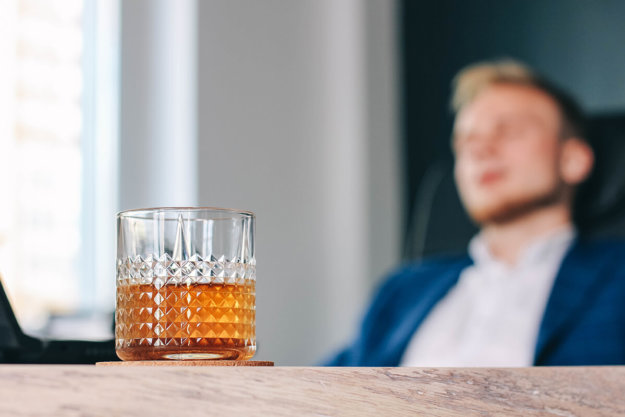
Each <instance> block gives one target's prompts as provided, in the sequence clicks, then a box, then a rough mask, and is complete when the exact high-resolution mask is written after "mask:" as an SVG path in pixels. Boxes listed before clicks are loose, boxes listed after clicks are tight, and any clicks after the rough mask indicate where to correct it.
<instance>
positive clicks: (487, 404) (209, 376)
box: [0, 365, 625, 417]
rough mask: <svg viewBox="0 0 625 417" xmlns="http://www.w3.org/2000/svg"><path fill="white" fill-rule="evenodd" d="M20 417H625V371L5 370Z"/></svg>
mask: <svg viewBox="0 0 625 417" xmlns="http://www.w3.org/2000/svg"><path fill="white" fill-rule="evenodd" d="M0 398H1V401H0V414H1V415H11V416H27V415H42V414H46V415H58V416H117V415H150V416H157V415H159V416H160V415H162V416H172V415H185V416H193V415H224V416H225V415H247V416H417V415H428V416H463V417H466V416H502V415H505V416H554V417H556V416H557V417H573V416H584V417H586V416H625V367H590V368H589V367H580V368H517V369H478V368H475V369H471V368H464V369H453V368H439V369H430V368H297V367H293V368H291V367H274V368H270V367H228V368H219V367H95V366H65V365H63V366H53V365H49V366H39V365H1V366H0Z"/></svg>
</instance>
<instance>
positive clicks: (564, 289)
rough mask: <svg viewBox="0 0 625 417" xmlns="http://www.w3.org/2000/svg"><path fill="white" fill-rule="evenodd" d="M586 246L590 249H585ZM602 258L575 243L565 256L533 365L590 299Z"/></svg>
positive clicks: (546, 311) (541, 329)
mask: <svg viewBox="0 0 625 417" xmlns="http://www.w3.org/2000/svg"><path fill="white" fill-rule="evenodd" d="M589 246H590V247H589ZM605 260H606V257H605V256H602V254H601V253H599V252H597V251H596V250H593V248H592V246H591V245H587V244H585V243H583V242H581V241H579V240H577V241H576V242H575V243H574V244H573V246H572V248H571V249H570V250H569V252H568V253H567V255H566V256H565V258H564V260H563V262H562V265H561V267H560V270H559V272H558V275H557V276H556V279H555V282H554V285H553V289H552V290H551V295H550V297H549V301H548V302H547V307H546V309H545V314H544V315H543V320H542V322H541V325H540V329H539V332H538V339H537V342H536V349H535V352H534V365H540V364H541V363H543V362H544V359H545V357H546V355H548V354H549V353H550V352H551V350H552V349H553V348H554V347H555V346H556V345H557V342H558V340H559V338H560V336H561V335H562V334H563V332H564V331H566V328H567V325H569V324H571V323H572V322H574V321H575V319H576V317H577V316H578V313H580V312H581V311H582V310H583V308H584V306H585V305H587V303H588V302H589V301H590V300H591V299H592V293H593V292H594V290H595V289H596V288H598V287H600V286H601V275H604V276H605V275H607V274H601V270H602V267H603V265H602V264H603V263H604V262H605Z"/></svg>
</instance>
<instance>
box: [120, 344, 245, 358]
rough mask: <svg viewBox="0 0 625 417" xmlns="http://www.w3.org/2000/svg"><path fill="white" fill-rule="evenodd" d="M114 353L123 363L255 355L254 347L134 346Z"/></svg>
mask: <svg viewBox="0 0 625 417" xmlns="http://www.w3.org/2000/svg"><path fill="white" fill-rule="evenodd" d="M115 353H116V354H117V356H118V357H119V359H121V360H123V361H153V360H178V361H185V360H224V359H226V360H240V361H245V360H249V359H251V358H252V357H253V356H254V353H256V346H247V347H241V348H230V349H223V348H222V349H210V350H208V349H189V348H187V349H184V348H183V349H181V348H180V347H178V346H173V347H168V346H162V347H153V346H134V347H129V348H118V349H117V350H116V351H115Z"/></svg>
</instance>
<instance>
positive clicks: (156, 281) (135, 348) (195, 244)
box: [115, 207, 256, 361]
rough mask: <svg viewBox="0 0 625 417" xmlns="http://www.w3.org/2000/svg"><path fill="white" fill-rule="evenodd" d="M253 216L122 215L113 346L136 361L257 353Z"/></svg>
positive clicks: (174, 210)
mask: <svg viewBox="0 0 625 417" xmlns="http://www.w3.org/2000/svg"><path fill="white" fill-rule="evenodd" d="M254 231H255V216H254V214H253V213H251V212H248V211H241V210H231V209H219V208H210V207H197V208H196V207H162V208H151V209H137V210H128V211H123V212H121V213H119V214H118V215H117V299H116V308H115V350H116V353H117V356H119V358H120V359H122V360H125V361H132V360H167V359H173V360H186V359H188V360H193V359H195V360H206V359H230V360H247V359H250V358H251V357H252V356H253V355H254V353H255V352H256V326H255V324H256V290H255V284H256V259H255V257H254Z"/></svg>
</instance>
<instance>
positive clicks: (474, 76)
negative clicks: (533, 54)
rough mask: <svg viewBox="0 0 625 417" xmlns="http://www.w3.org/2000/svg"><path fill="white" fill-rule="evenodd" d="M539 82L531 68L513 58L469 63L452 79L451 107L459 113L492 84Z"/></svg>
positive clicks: (534, 83)
mask: <svg viewBox="0 0 625 417" xmlns="http://www.w3.org/2000/svg"><path fill="white" fill-rule="evenodd" d="M537 82H538V80H537V77H536V75H535V74H534V73H533V72H532V70H531V69H529V68H528V67H527V66H525V65H523V64H521V63H520V62H517V61H514V60H511V59H504V60H499V61H491V62H480V63H477V64H473V65H469V66H468V67H466V68H464V69H462V70H461V71H460V72H459V73H458V74H457V75H456V76H455V77H454V79H453V81H452V89H453V93H452V97H451V103H450V104H451V108H452V110H453V111H454V112H455V113H457V112H458V111H459V110H460V109H461V108H462V107H464V106H465V105H466V104H468V103H470V102H471V101H473V99H474V98H475V97H476V96H477V95H478V94H479V93H480V92H482V91H483V90H484V89H485V88H486V87H488V86H490V85H492V84H497V83H514V84H525V85H536V84H537Z"/></svg>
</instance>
